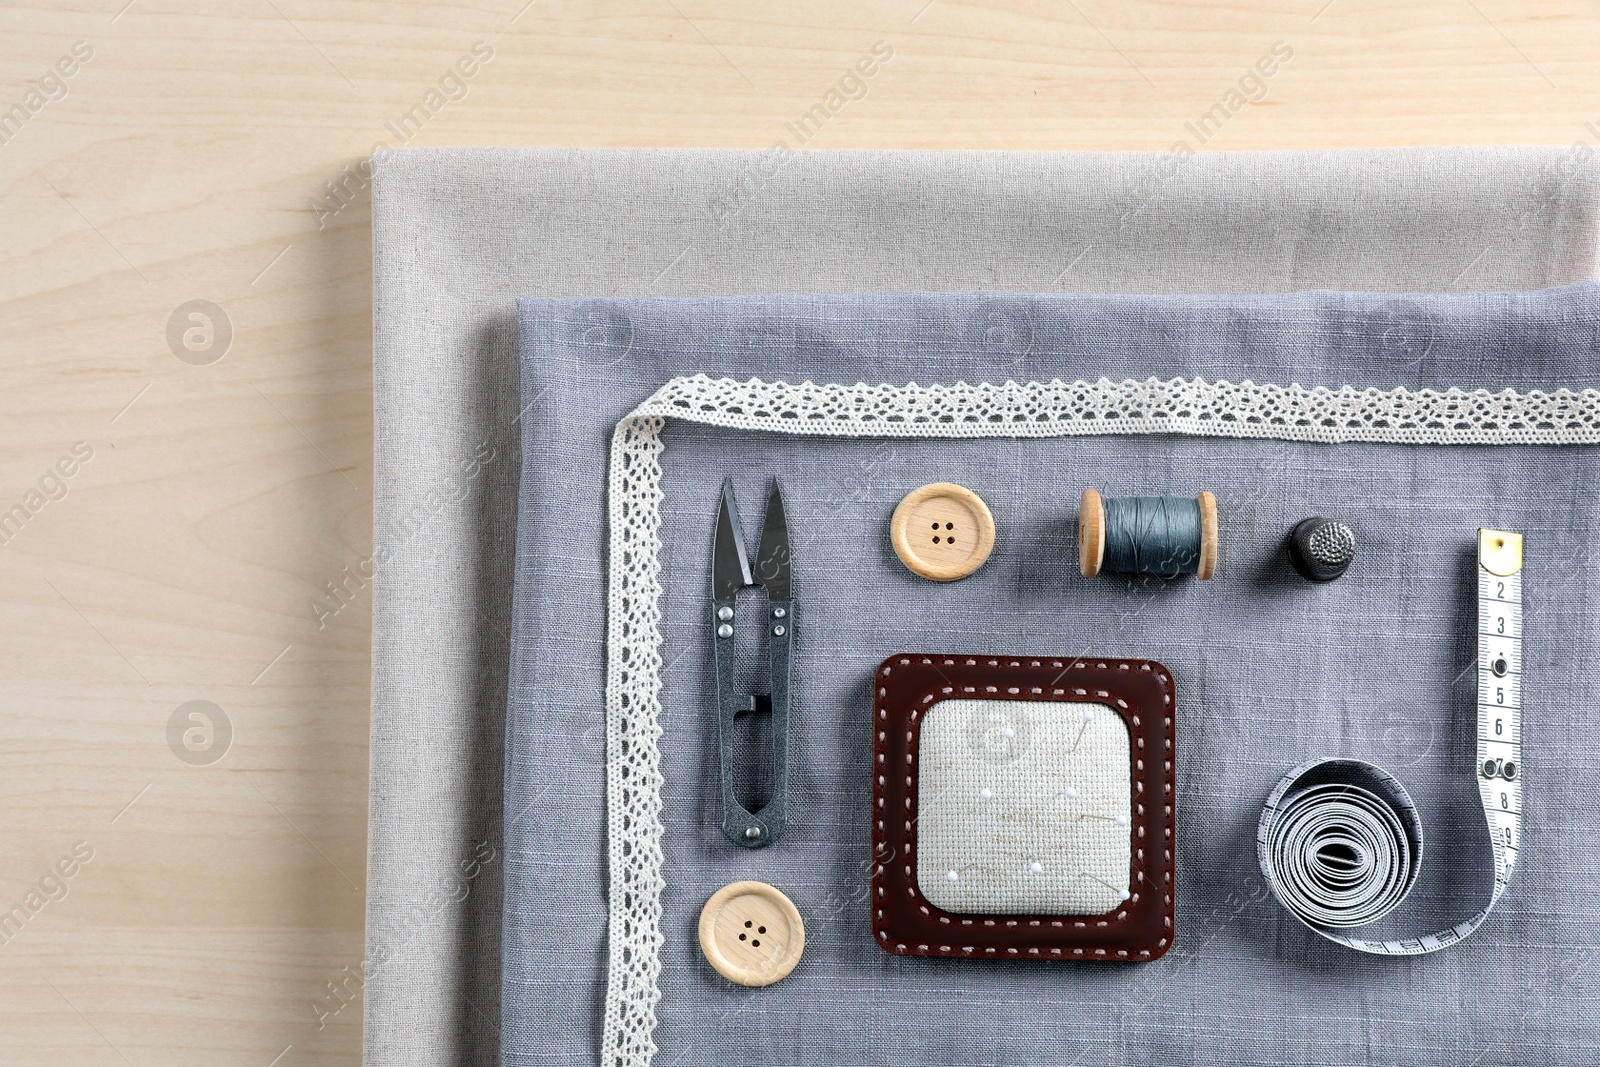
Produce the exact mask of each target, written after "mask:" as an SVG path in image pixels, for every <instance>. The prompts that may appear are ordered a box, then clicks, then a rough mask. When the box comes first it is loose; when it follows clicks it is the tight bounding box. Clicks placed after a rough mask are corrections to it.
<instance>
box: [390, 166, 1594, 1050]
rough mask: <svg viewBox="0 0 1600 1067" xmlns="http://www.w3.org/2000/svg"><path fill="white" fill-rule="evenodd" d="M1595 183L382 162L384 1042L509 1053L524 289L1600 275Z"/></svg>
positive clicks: (1297, 173)
mask: <svg viewBox="0 0 1600 1067" xmlns="http://www.w3.org/2000/svg"><path fill="white" fill-rule="evenodd" d="M1597 193H1600V173H1597V171H1596V168H1595V166H1594V165H1593V164H1592V163H1591V162H1589V161H1588V160H1587V159H1586V158H1578V157H1572V156H1570V155H1569V154H1568V153H1567V152H1566V151H1565V150H1562V149H1553V148H1552V149H1524V148H1516V149H1405V150H1392V151H1351V152H1326V153H1321V152H1311V153H1305V152H1290V153H1249V154H1238V155H1235V154H1207V155H1200V156H1195V157H1192V158H1180V157H1166V156H1161V155H1145V154H1108V155H1102V154H1082V155H1078V154H1073V155H1054V154H1038V153H927V152H883V153H878V152H847V153H810V152H807V153H796V154H792V155H788V156H783V157H773V156H771V155H769V154H768V153H764V152H758V151H738V152H730V151H693V152H679V151H625V150H605V149H601V150H589V149H422V150H403V151H399V152H394V153H390V154H386V155H383V156H380V157H378V158H377V159H376V160H375V161H374V179H373V268H374V313H375V326H374V338H375V341H374V384H375V409H376V410H375V425H374V450H375V462H376V487H375V490H374V505H373V526H374V531H373V536H374V546H375V551H376V553H377V560H378V563H377V566H376V574H375V577H374V579H373V638H372V640H373V696H372V701H373V703H372V783H371V790H372V792H371V822H370V848H369V855H368V868H367V871H368V916H367V942H368V956H369V963H370V965H371V966H370V972H371V973H370V978H369V981H368V983H367V986H366V989H365V999H366V1043H367V1062H368V1063H369V1064H372V1065H373V1067H391V1065H403V1067H434V1065H439V1067H444V1065H452V1067H453V1065H455V1064H469V1065H481V1064H488V1063H492V1062H494V1059H495V1053H496V1050H497V1048H498V1028H499V1019H500V1011H499V1003H498V1000H499V980H500V975H499V970H500V952H499V944H500V941H499V939H500V890H499V884H500V878H501V874H502V872H501V869H500V861H499V853H498V850H499V847H500V826H501V822H502V814H501V812H502V809H501V791H500V790H501V758H502V749H501V734H502V726H503V709H504V701H505V677H506V657H507V646H508V633H509V629H508V620H509V615H510V578H511V562H512V542H511V535H512V530H513V527H514V522H515V501H516V485H517V474H518V446H517V425H516V418H517V411H518V407H519V403H518V399H517V395H518V394H517V389H518V372H517V360H516V351H515V345H516V323H515V314H514V308H513V300H514V298H515V296H516V295H518V294H531V295H547V296H576V295H639V296H644V295H663V296H671V295H691V294H698V295H711V294H726V293H736V292H749V291H790V292H795V291H799V292H807V291H810V292H829V291H831V292H840V291H855V290H876V289H907V288H921V289H933V290H940V289H1012V290H1033V291H1037V290H1051V289H1056V290H1060V291H1100V292H1116V291H1126V292H1185V291H1188V292H1205V291H1226V292H1251V291H1258V292H1272V291H1283V290H1293V289H1305V288H1312V287H1329V288H1366V289H1378V290H1390V291H1396V290H1399V291H1405V290H1439V289H1493V288H1504V289H1527V288H1534V287H1538V286H1542V285H1553V284H1559V283H1563V282H1569V281H1576V280H1580V279H1584V278H1589V277H1591V276H1593V273H1594V268H1595V261H1596V251H1597V246H1600V242H1597V237H1596V229H1597V227H1596V223H1597V205H1600V196H1597ZM990 325H993V324H987V325H986V324H975V325H974V327H973V329H974V330H975V331H976V333H977V334H981V335H983V336H984V337H985V338H988V339H989V341H988V342H987V343H995V344H999V343H1003V338H1002V337H1001V334H1003V332H1004V330H1003V328H1002V329H1000V330H997V331H995V332H994V333H991V332H990V328H989V326H990ZM601 330H602V332H603V330H604V325H603V324H601ZM589 743H593V744H598V740H597V739H591V740H590V742H589ZM485 857H489V858H488V859H487V861H486V860H485Z"/></svg>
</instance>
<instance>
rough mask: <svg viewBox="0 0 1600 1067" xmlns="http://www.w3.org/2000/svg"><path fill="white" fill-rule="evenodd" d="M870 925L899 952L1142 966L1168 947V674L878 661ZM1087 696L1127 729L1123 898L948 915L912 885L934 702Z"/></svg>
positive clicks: (944, 659)
mask: <svg viewBox="0 0 1600 1067" xmlns="http://www.w3.org/2000/svg"><path fill="white" fill-rule="evenodd" d="M873 692H874V699H873V715H872V718H873V729H874V736H875V739H876V740H875V742H874V746H873V790H872V794H873V831H872V843H873V849H874V865H873V871H872V932H873V936H874V939H875V940H876V941H877V942H878V945H879V947H881V948H882V949H884V950H885V951H886V952H892V953H894V954H896V955H900V956H957V957H964V958H989V959H1044V960H1049V959H1090V960H1125V961H1133V962H1139V961H1145V960H1153V959H1156V958H1158V957H1160V956H1161V955H1162V954H1163V953H1165V952H1166V951H1167V949H1168V948H1170V947H1171V946H1172V938H1173V920H1174V903H1173V901H1174V897H1175V895H1176V887H1175V885H1174V877H1175V870H1174V867H1175V864H1174V860H1173V851H1174V833H1175V821H1176V814H1177V813H1176V808H1175V801H1174V793H1175V789H1174V760H1175V758H1176V757H1175V741H1174V734H1173V726H1172V716H1173V710H1174V707H1175V689H1174V685H1173V681H1172V675H1171V674H1170V673H1169V672H1168V671H1167V669H1166V668H1165V667H1163V666H1162V665H1161V664H1159V663H1156V662H1154V661H1153V660H1128V659H1050V658H1034V657H988V656H929V655H910V654H900V655H895V656H890V657H889V658H888V659H886V660H884V661H883V663H882V664H880V665H879V667H878V670H877V673H876V674H875V675H874V676H873ZM956 699H960V700H984V699H990V700H1038V701H1073V702H1083V701H1092V702H1095V703H1098V704H1104V705H1105V706H1106V707H1108V708H1111V709H1112V710H1113V711H1116V712H1117V713H1118V714H1120V715H1121V716H1122V718H1123V721H1124V722H1126V723H1127V724H1128V736H1129V740H1130V741H1131V742H1132V744H1131V749H1130V753H1131V756H1132V760H1133V765H1132V768H1131V770H1132V776H1131V783H1132V787H1133V797H1132V824H1131V826H1130V829H1129V832H1130V833H1131V834H1132V835H1133V842H1132V844H1133V870H1132V872H1131V874H1132V878H1131V881H1130V896H1129V898H1128V899H1127V900H1126V901H1124V902H1123V903H1122V904H1121V905H1120V906H1118V907H1117V908H1116V909H1115V910H1114V911H1110V912H1107V913H1106V914H1104V915H957V914H954V913H952V912H947V911H943V910H941V909H940V908H936V907H934V906H933V905H932V904H930V903H929V902H928V901H927V899H926V898H925V897H923V895H922V891H921V889H920V888H919V887H918V885H917V877H916V871H917V744H918V736H919V733H920V731H921V723H922V716H923V715H924V714H925V713H926V712H927V711H928V709H929V708H931V707H933V706H934V705H935V704H937V703H939V702H940V701H942V700H956Z"/></svg>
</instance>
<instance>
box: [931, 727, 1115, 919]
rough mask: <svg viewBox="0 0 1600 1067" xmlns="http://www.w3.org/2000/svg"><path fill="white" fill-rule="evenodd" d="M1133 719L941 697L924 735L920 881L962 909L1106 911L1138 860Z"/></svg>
mask: <svg viewBox="0 0 1600 1067" xmlns="http://www.w3.org/2000/svg"><path fill="white" fill-rule="evenodd" d="M1131 748H1132V746H1131V744H1130V743H1129V740H1128V726H1127V724H1126V723H1124V722H1123V721H1122V716H1120V715H1118V714H1117V712H1116V709H1115V708H1112V707H1109V706H1107V705H1104V704H1082V703H1058V702H1055V701H1044V702H1040V701H1031V700H941V701H940V702H939V703H937V704H935V705H934V706H933V707H931V708H929V709H928V713H927V714H926V715H925V716H923V719H922V728H921V731H920V732H919V734H918V740H917V885H918V887H920V888H921V890H922V895H923V896H925V897H927V898H928V901H929V903H931V904H933V905H934V906H935V907H939V908H943V909H944V910H945V911H950V912H955V913H956V914H957V915H1102V914H1104V913H1106V912H1108V911H1111V910H1113V909H1114V908H1116V906H1117V905H1118V904H1120V903H1121V902H1122V901H1124V900H1126V899H1127V892H1128V890H1129V888H1130V887H1129V882H1128V879H1129V875H1130V873H1131V871H1132V865H1133V844H1132V842H1133V837H1132V831H1131V829H1130V826H1129V823H1130V820H1131V819H1132V814H1133V785H1132V775H1133V758H1132V756H1131V755H1130V751H1131Z"/></svg>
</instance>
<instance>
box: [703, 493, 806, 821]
mask: <svg viewBox="0 0 1600 1067" xmlns="http://www.w3.org/2000/svg"><path fill="white" fill-rule="evenodd" d="M789 564H790V559H789V523H788V519H787V517H786V516H785V514H784V507H783V493H782V492H781V491H780V490H779V488H778V482H777V480H776V479H774V480H773V482H772V488H771V489H770V490H769V491H768V493H767V514H766V517H765V518H764V519H763V521H762V524H761V540H760V541H759V542H758V543H757V545H756V552H755V567H754V568H753V569H752V568H751V565H750V557H749V555H748V554H747V553H746V551H745V544H744V528H743V527H742V526H741V525H740V523H739V507H738V504H737V503H736V502H735V500H734V497H733V479H731V478H729V479H727V480H725V481H724V482H723V483H722V506H721V507H720V508H719V509H718V511H717V529H716V535H715V539H714V541H713V543H712V550H711V634H712V637H711V652H712V658H713V660H714V661H715V664H716V672H717V741H718V747H719V749H720V753H721V757H722V832H723V834H725V835H726V836H727V838H728V840H729V841H732V842H733V843H734V844H736V845H739V846H741V847H743V848H762V847H764V846H766V845H770V844H772V843H773V842H774V841H776V840H777V839H778V837H779V835H780V834H782V833H783V827H784V820H785V815H786V812H787V807H788V792H789V645H790V641H791V640H792V638H793V637H794V599H793V594H792V590H791V587H790V582H789ZM751 586H759V587H761V588H762V589H763V590H765V592H766V594H767V604H766V608H765V610H764V611H762V612H759V614H760V618H761V622H760V625H761V626H762V627H763V628H764V629H765V631H766V641H767V665H768V676H769V681H770V685H769V688H770V689H771V692H769V693H741V692H739V691H738V688H737V686H736V685H735V683H734V661H735V656H736V651H735V634H736V633H737V632H738V631H737V626H738V624H739V622H740V619H739V614H740V612H739V610H738V605H737V604H736V603H735V601H736V599H737V597H738V594H739V590H741V589H745V588H748V587H751ZM757 613H758V612H757V611H756V610H755V609H753V608H747V609H746V610H745V612H744V614H757ZM752 714H753V715H757V716H760V715H766V716H768V717H769V721H770V724H771V732H772V765H771V767H772V770H771V779H770V781H769V782H768V783H767V785H766V789H765V791H764V794H763V795H764V796H765V798H766V802H765V803H764V804H763V805H762V806H761V808H760V809H759V810H757V811H755V812H750V811H747V810H745V807H744V805H743V804H741V803H740V802H739V799H738V797H737V796H736V795H735V792H734V761H735V753H734V748H735V746H734V739H735V733H734V731H735V720H736V719H737V718H738V717H739V716H740V715H752Z"/></svg>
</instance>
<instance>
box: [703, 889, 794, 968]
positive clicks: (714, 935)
mask: <svg viewBox="0 0 1600 1067" xmlns="http://www.w3.org/2000/svg"><path fill="white" fill-rule="evenodd" d="M805 947H806V928H805V924H804V923H803V922H801V921H800V912H799V910H798V909H797V908H796V907H795V906H794V902H793V901H791V900H790V899H789V898H788V897H786V896H784V895H783V894H782V893H780V892H779V891H778V890H776V889H774V888H772V887H771V886H770V885H768V884H767V883H765V882H734V883H733V884H732V885H725V886H723V887H722V888H721V889H719V890H717V891H716V892H715V893H714V894H712V897H711V899H710V900H708V901H706V906H705V907H703V908H701V909H700V950H701V951H702V952H704V953H705V954H706V960H707V961H708V962H710V964H711V966H712V967H714V968H716V971H717V973H718V974H720V975H722V977H724V978H726V979H727V980H728V981H730V982H737V983H738V984H739V985H746V986H763V985H771V984H772V983H773V982H776V981H778V980H779V979H780V978H782V977H784V976H785V975H787V974H788V973H789V972H790V971H792V970H794V965H795V964H797V963H799V962H800V954H801V953H802V952H804V951H805Z"/></svg>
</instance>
